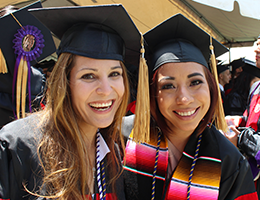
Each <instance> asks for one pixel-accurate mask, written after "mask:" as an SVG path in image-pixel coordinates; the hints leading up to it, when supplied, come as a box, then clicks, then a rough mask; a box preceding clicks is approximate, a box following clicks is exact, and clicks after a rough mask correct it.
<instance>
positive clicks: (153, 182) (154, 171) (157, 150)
mask: <svg viewBox="0 0 260 200" xmlns="http://www.w3.org/2000/svg"><path fill="white" fill-rule="evenodd" d="M161 135H162V132H161V131H160V130H159V133H158V140H157V147H156V156H155V163H154V169H153V181H152V198H151V200H154V198H155V180H156V179H155V176H156V172H157V166H158V158H159V148H160V144H161Z"/></svg>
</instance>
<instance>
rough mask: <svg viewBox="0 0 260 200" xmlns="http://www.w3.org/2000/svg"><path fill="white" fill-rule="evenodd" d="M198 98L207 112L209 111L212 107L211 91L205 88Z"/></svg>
mask: <svg viewBox="0 0 260 200" xmlns="http://www.w3.org/2000/svg"><path fill="white" fill-rule="evenodd" d="M198 98H199V99H200V101H201V102H202V103H203V104H204V106H205V108H206V110H207V111H208V109H209V107H210V91H209V88H208V87H205V88H204V90H201V92H200V93H199V95H198Z"/></svg>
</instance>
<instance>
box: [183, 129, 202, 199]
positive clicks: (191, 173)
mask: <svg viewBox="0 0 260 200" xmlns="http://www.w3.org/2000/svg"><path fill="white" fill-rule="evenodd" d="M201 138H202V133H201V134H200V135H199V139H198V143H197V147H196V151H195V155H194V158H193V161H192V165H191V169H190V175H189V182H188V188H187V200H189V199H190V187H191V181H192V176H193V172H194V168H195V165H196V162H197V160H198V155H199V149H200V143H201Z"/></svg>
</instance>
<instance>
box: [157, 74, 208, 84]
mask: <svg viewBox="0 0 260 200" xmlns="http://www.w3.org/2000/svg"><path fill="white" fill-rule="evenodd" d="M194 76H201V77H204V76H203V75H202V74H201V73H198V72H195V73H192V74H189V75H188V76H187V77H188V78H192V77H194ZM163 80H175V77H172V76H165V77H163V78H161V79H160V80H159V82H161V81H163Z"/></svg>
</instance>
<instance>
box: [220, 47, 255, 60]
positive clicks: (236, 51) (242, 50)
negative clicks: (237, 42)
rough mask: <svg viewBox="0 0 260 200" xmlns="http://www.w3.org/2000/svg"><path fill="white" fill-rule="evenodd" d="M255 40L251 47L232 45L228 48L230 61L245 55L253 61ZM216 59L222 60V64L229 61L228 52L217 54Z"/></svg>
mask: <svg viewBox="0 0 260 200" xmlns="http://www.w3.org/2000/svg"><path fill="white" fill-rule="evenodd" d="M255 49H256V42H255V43H254V45H253V46H251V47H236V48H235V47H234V48H231V49H230V62H232V61H233V60H236V59H239V58H242V57H245V58H246V59H248V60H251V61H254V62H255V52H254V50H255ZM217 59H219V60H221V61H224V63H223V64H227V63H229V52H227V53H225V54H223V55H221V56H219V57H218V58H217Z"/></svg>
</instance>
